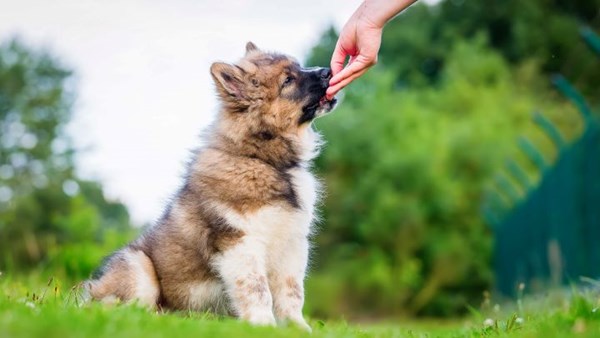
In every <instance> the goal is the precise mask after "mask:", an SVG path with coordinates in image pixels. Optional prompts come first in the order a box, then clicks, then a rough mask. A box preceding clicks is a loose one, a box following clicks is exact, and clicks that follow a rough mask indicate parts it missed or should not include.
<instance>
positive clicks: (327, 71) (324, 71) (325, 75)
mask: <svg viewBox="0 0 600 338" xmlns="http://www.w3.org/2000/svg"><path fill="white" fill-rule="evenodd" d="M319 75H321V79H326V80H329V79H331V68H321V71H320V74H319Z"/></svg>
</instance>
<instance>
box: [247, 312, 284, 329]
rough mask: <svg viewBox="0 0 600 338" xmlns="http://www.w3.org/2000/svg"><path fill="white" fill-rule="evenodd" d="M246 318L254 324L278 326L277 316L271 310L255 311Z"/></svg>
mask: <svg viewBox="0 0 600 338" xmlns="http://www.w3.org/2000/svg"><path fill="white" fill-rule="evenodd" d="M244 319H245V320H246V321H247V322H249V323H250V324H252V325H259V326H276V322H275V317H273V313H271V312H266V311H255V312H252V313H250V315H249V316H248V317H247V318H244Z"/></svg>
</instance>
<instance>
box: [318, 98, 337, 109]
mask: <svg viewBox="0 0 600 338" xmlns="http://www.w3.org/2000/svg"><path fill="white" fill-rule="evenodd" d="M336 103H337V99H336V98H335V97H333V98H331V100H328V99H327V96H323V97H322V98H321V99H320V100H319V108H322V109H323V110H324V111H325V112H330V111H331V110H332V109H333V107H335V104H336Z"/></svg>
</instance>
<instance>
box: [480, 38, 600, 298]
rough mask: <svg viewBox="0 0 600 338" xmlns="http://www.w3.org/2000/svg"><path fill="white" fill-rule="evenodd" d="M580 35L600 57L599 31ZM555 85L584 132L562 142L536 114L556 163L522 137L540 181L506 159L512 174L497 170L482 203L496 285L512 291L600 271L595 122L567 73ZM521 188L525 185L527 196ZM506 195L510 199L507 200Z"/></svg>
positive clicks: (599, 147) (598, 128) (598, 130)
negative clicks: (577, 115) (489, 231)
mask: <svg viewBox="0 0 600 338" xmlns="http://www.w3.org/2000/svg"><path fill="white" fill-rule="evenodd" d="M581 34H582V37H583V39H584V40H585V41H586V42H587V44H588V45H589V46H590V48H591V49H592V50H593V51H595V52H596V53H597V54H598V55H599V56H600V38H599V37H598V36H597V35H595V34H594V33H593V32H592V31H591V30H590V29H583V30H582V32H581ZM553 84H554V85H555V86H556V88H557V89H558V90H559V91H560V92H561V93H562V94H563V95H564V96H565V97H567V98H568V99H569V100H570V101H571V102H572V103H573V104H574V105H575V106H576V107H577V109H578V111H579V112H580V113H581V115H582V117H583V120H584V123H585V126H584V130H583V133H582V135H581V136H580V137H579V138H578V139H577V140H575V141H574V142H572V143H567V142H566V141H565V140H564V139H563V138H562V136H561V133H560V132H559V130H558V129H557V128H556V127H555V126H554V125H553V124H552V123H551V122H550V121H549V120H547V119H546V118H544V117H543V115H542V114H539V113H538V114H534V121H535V122H536V123H537V125H538V126H539V127H540V128H541V129H542V130H543V131H544V132H545V133H546V134H547V136H548V137H549V138H550V139H551V140H552V142H553V144H554V146H555V147H556V148H557V152H558V156H557V160H556V162H555V163H553V164H549V163H547V162H546V160H545V159H544V157H543V156H542V155H541V153H540V152H539V151H538V150H537V148H536V147H535V145H533V144H532V143H531V142H529V141H528V140H527V139H525V138H521V139H520V140H519V146H520V147H521V149H522V150H523V152H524V153H525V154H526V155H527V157H528V158H529V159H530V160H531V161H532V162H533V163H534V164H535V165H536V167H537V168H538V170H539V171H540V176H541V180H540V183H539V184H538V185H536V186H533V185H532V184H531V183H530V181H529V178H528V176H527V175H526V174H525V171H524V170H523V169H522V168H521V167H520V166H519V165H518V164H517V163H516V162H514V161H509V162H508V163H507V167H506V171H507V173H508V175H510V176H511V177H512V178H513V179H512V180H508V179H506V178H502V177H499V178H498V180H497V181H496V189H495V190H494V191H493V192H491V193H490V194H488V196H487V197H486V199H485V201H484V204H483V214H484V216H485V218H486V220H487V222H488V223H489V224H490V225H491V226H492V228H493V230H494V234H495V249H494V265H495V272H496V288H497V290H498V291H499V292H501V293H502V294H504V295H514V294H515V293H516V291H517V285H518V284H520V283H526V284H527V285H528V288H529V289H534V290H535V289H538V290H540V289H543V288H545V287H547V286H549V285H560V284H566V283H573V282H577V281H578V280H579V279H580V278H581V277H583V276H585V277H590V278H598V277H600V123H599V121H598V120H597V118H596V117H595V116H594V114H592V110H591V108H590V107H589V105H588V104H587V103H586V101H585V99H584V98H583V97H582V96H581V95H580V94H579V93H578V92H577V90H576V89H575V88H574V87H573V86H572V85H571V84H570V83H569V82H568V81H567V80H566V79H565V78H563V77H562V76H560V75H558V76H555V77H554V78H553ZM599 88H600V86H599ZM596 116H597V115H596ZM514 182H518V185H520V186H521V187H515V183H514ZM519 189H522V190H523V191H526V194H525V196H524V197H519V193H518V191H519ZM500 195H504V198H502V197H501V196H500ZM506 198H508V199H509V200H511V201H512V203H510V204H509V205H507V204H506V202H505V201H506Z"/></svg>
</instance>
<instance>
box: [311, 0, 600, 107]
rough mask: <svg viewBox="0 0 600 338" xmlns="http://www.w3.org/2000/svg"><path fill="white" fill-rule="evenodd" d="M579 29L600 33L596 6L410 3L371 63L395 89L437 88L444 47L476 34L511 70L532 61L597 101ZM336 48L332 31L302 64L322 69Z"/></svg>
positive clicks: (595, 1)
mask: <svg viewBox="0 0 600 338" xmlns="http://www.w3.org/2000/svg"><path fill="white" fill-rule="evenodd" d="M583 25H587V26H589V27H591V28H592V29H593V30H595V31H596V32H600V0H577V1H570V0H530V1H525V2H523V1H518V0H502V1H501V0H490V1H474V0H447V1H442V2H440V3H439V4H437V5H435V6H429V5H426V4H424V3H417V4H415V5H413V6H412V7H411V8H409V9H408V10H406V11H405V12H404V13H402V14H400V15H399V16H398V17H397V18H396V19H394V20H392V21H391V22H390V23H388V24H387V25H386V27H385V30H384V35H383V40H382V44H381V51H380V53H379V60H380V62H381V63H382V64H384V65H385V67H386V69H388V70H389V71H393V73H394V74H395V78H394V81H395V85H397V86H413V87H414V86H417V85H420V86H424V85H430V84H437V83H438V80H439V79H440V76H439V75H440V74H441V72H442V70H443V69H444V67H445V66H446V65H447V62H448V51H449V50H450V49H451V48H452V46H454V45H455V44H456V43H457V42H460V41H461V40H464V39H471V38H473V37H475V36H477V35H478V34H481V33H484V34H486V36H487V37H488V38H489V41H490V47H491V48H493V49H495V50H497V51H498V52H499V53H500V54H501V56H502V57H504V59H505V60H507V61H508V62H509V63H510V64H511V65H518V64H520V63H522V62H523V61H525V60H529V59H532V58H533V59H535V60H537V61H538V62H539V63H540V70H541V71H542V72H543V73H545V74H551V73H556V72H560V73H562V74H563V75H565V76H566V77H567V78H569V79H570V80H571V81H573V82H574V84H575V85H576V86H577V87H578V88H580V89H581V90H582V92H583V94H584V95H586V96H588V97H593V98H597V97H598V96H597V95H596V94H597V88H598V83H600V69H599V68H598V67H597V64H596V56H595V55H594V54H593V53H591V52H590V51H589V49H588V48H587V47H586V46H585V44H583V43H581V40H580V39H579V38H578V37H579V33H578V30H579V28H580V27H581V26H583ZM336 41H337V33H336V31H335V30H334V29H333V28H330V29H328V30H327V31H326V32H324V34H323V35H322V37H321V41H320V42H319V43H318V44H317V46H315V47H314V48H313V50H312V51H311V53H310V54H309V57H308V63H309V64H312V65H327V64H329V60H330V57H331V53H332V51H333V47H334V46H335V42H336ZM596 102H597V103H598V101H596Z"/></svg>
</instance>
